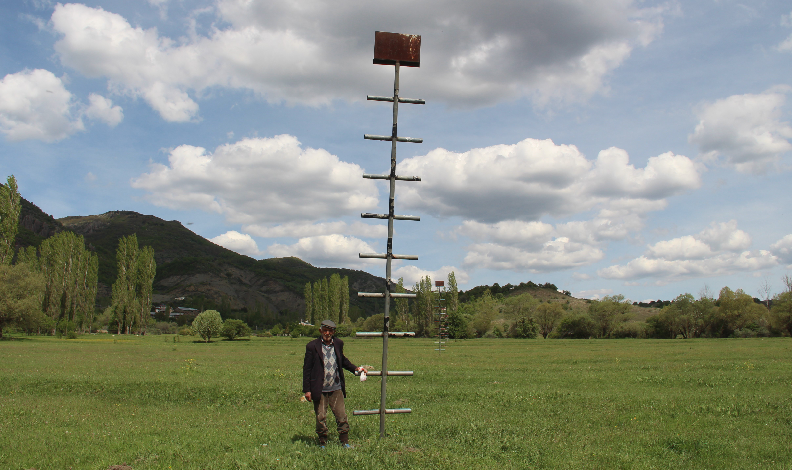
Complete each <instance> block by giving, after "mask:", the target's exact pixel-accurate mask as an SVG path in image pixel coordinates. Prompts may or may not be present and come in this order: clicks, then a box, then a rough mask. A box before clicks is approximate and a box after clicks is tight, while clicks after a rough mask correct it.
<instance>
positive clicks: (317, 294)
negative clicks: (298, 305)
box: [313, 281, 325, 322]
mask: <svg viewBox="0 0 792 470" xmlns="http://www.w3.org/2000/svg"><path fill="white" fill-rule="evenodd" d="M313 312H314V320H315V321H317V322H320V321H322V320H324V319H325V317H324V313H323V312H324V303H323V302H322V281H316V282H314V284H313Z"/></svg>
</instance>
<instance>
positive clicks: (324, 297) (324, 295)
mask: <svg viewBox="0 0 792 470" xmlns="http://www.w3.org/2000/svg"><path fill="white" fill-rule="evenodd" d="M327 284H328V283H327V278H324V279H322V280H321V281H320V282H319V301H320V303H321V305H322V317H321V319H320V321H321V320H326V319H330V308H329V307H330V296H329V295H328V290H327V288H328V285H327Z"/></svg>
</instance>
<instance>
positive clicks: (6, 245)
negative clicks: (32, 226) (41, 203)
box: [0, 175, 22, 266]
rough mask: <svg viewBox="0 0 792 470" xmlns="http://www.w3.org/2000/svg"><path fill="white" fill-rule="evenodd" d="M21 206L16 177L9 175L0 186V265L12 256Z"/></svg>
mask: <svg viewBox="0 0 792 470" xmlns="http://www.w3.org/2000/svg"><path fill="white" fill-rule="evenodd" d="M21 207H22V206H21V205H20V196H19V188H17V182H16V178H14V175H11V176H9V177H8V180H7V185H6V186H0V265H6V266H7V265H9V264H11V260H12V259H13V258H14V245H15V242H16V235H17V232H18V231H19V211H20V209H21Z"/></svg>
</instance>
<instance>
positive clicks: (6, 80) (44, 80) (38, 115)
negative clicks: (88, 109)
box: [0, 69, 85, 142]
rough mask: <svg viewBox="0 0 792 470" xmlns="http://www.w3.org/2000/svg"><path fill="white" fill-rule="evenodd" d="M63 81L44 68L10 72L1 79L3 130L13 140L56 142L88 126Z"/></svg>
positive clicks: (0, 114)
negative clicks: (85, 125) (84, 123)
mask: <svg viewBox="0 0 792 470" xmlns="http://www.w3.org/2000/svg"><path fill="white" fill-rule="evenodd" d="M75 106H76V102H75V100H74V99H73V96H72V94H71V93H70V92H69V91H68V90H66V88H65V87H64V85H63V81H61V79H60V78H58V77H56V76H55V75H54V74H53V73H52V72H50V71H48V70H43V69H36V70H24V71H22V72H18V73H13V74H8V75H6V76H5V77H3V79H2V81H0V132H3V134H5V135H6V138H7V139H8V140H11V141H20V140H28V139H37V140H43V141H45V142H55V141H58V140H61V139H64V138H66V137H68V136H70V135H72V134H74V133H75V132H78V131H82V130H83V129H84V128H85V127H84V125H83V122H82V119H81V118H80V115H79V112H77V110H76V109H75Z"/></svg>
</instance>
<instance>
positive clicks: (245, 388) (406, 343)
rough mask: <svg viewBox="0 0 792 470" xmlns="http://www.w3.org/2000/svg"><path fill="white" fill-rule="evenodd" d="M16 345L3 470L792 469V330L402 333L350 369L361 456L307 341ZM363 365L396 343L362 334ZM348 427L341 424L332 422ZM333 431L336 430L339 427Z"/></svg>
mask: <svg viewBox="0 0 792 470" xmlns="http://www.w3.org/2000/svg"><path fill="white" fill-rule="evenodd" d="M179 339H180V341H179V342H174V340H175V338H174V336H172V335H169V336H164V335H163V336H146V337H136V336H131V337H126V336H111V335H86V336H82V337H79V338H78V339H73V340H66V339H57V338H53V337H15V338H14V339H13V340H11V341H2V342H0V468H4V469H6V468H7V469H31V468H35V469H37V470H44V469H69V468H72V469H101V470H104V469H107V468H109V467H110V466H112V465H120V464H127V465H129V466H131V467H132V468H133V469H135V470H139V469H140V470H142V469H236V468H244V469H264V468H313V469H316V468H473V467H478V466H481V465H484V466H489V467H495V466H496V467H497V468H502V469H508V468H575V469H577V468H597V469H599V468H659V469H666V468H686V469H687V468H717V469H726V468H735V469H737V468H740V469H742V468H779V469H782V468H783V469H789V468H792V445H790V442H792V340H790V339H789V338H765V339H758V338H757V339H696V340H514V339H477V340H465V341H456V342H454V341H451V342H450V343H449V344H448V345H447V349H446V351H444V352H437V351H435V350H434V348H435V345H434V344H433V341H432V340H431V339H396V338H394V339H392V340H390V352H389V364H390V369H391V370H413V371H415V375H414V376H413V377H390V378H389V380H388V407H393V408H397V407H407V408H412V410H413V412H412V413H411V414H399V415H388V416H387V432H388V437H386V438H385V439H380V437H379V417H378V416H352V410H354V409H373V408H378V406H379V393H380V379H379V378H378V377H370V378H369V380H368V381H366V382H360V381H359V380H358V379H357V378H356V377H354V376H352V375H351V374H348V375H347V392H348V396H347V401H346V404H347V410H348V413H349V415H350V416H349V420H350V424H351V427H352V430H351V433H350V438H351V442H352V444H353V445H354V448H353V449H351V450H345V449H342V448H341V447H340V446H339V445H337V441H336V442H333V443H332V445H329V446H328V448H327V449H325V450H321V449H319V448H318V447H317V445H316V441H315V435H314V433H313V428H314V418H313V409H312V407H311V405H310V404H308V403H302V402H301V401H300V397H301V395H302V393H301V380H302V378H301V377H302V376H301V368H302V359H303V351H304V348H305V343H306V342H307V341H308V339H305V338H298V339H291V338H251V339H250V340H238V341H233V342H229V341H216V342H212V343H209V344H204V343H195V342H192V341H193V339H194V338H191V337H186V338H185V337H181V338H179ZM345 344H346V346H345V351H346V354H347V356H348V357H349V358H350V359H351V360H352V362H354V363H355V364H356V365H366V364H368V365H372V366H374V368H375V369H377V370H378V369H379V368H380V364H381V362H380V361H381V354H382V353H381V350H382V349H381V348H382V341H381V339H355V338H347V339H345ZM328 420H329V423H328V424H330V427H331V429H333V430H334V425H333V419H332V418H328ZM331 437H335V435H334V434H331Z"/></svg>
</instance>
